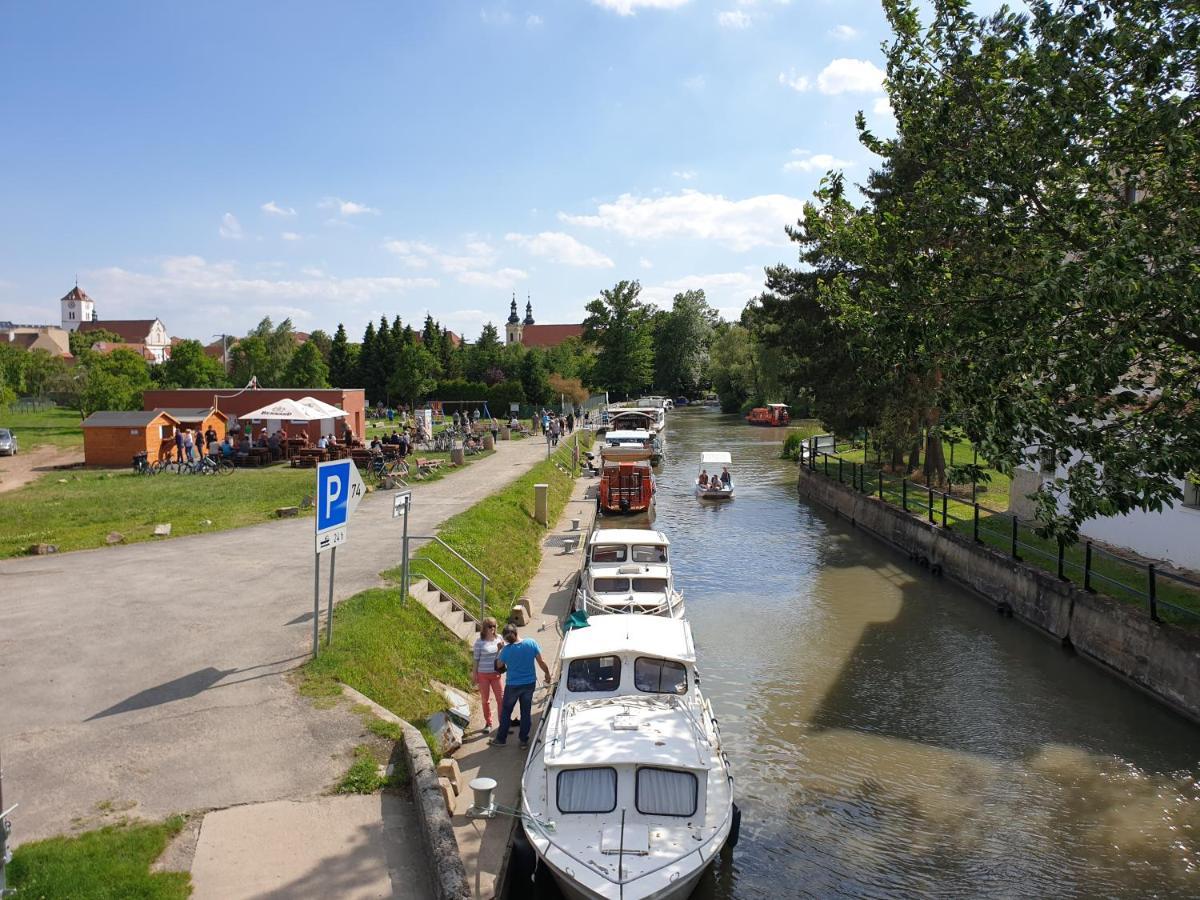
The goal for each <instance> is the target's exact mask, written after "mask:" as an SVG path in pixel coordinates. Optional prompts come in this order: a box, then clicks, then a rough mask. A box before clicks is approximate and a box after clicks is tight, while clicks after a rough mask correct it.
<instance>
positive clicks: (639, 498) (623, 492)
mask: <svg viewBox="0 0 1200 900" xmlns="http://www.w3.org/2000/svg"><path fill="white" fill-rule="evenodd" d="M655 489H656V485H655V481H654V471H653V470H652V469H651V467H650V460H649V459H635V460H621V459H606V458H604V457H601V462H600V485H599V488H598V490H597V496H596V505H597V507H598V508H599V510H600V512H601V513H608V514H623V513H640V512H648V511H649V510H650V507H651V506H652V505H653V504H654V492H655Z"/></svg>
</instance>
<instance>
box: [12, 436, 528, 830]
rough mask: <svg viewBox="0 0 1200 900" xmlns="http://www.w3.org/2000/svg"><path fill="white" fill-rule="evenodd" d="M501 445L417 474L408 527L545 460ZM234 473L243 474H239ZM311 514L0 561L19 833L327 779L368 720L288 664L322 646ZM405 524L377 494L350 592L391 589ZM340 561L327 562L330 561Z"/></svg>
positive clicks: (345, 560) (255, 797) (340, 591)
mask: <svg viewBox="0 0 1200 900" xmlns="http://www.w3.org/2000/svg"><path fill="white" fill-rule="evenodd" d="M545 452H546V450H545V445H544V444H543V443H542V442H541V441H534V440H525V441H513V442H502V443H501V444H500V447H499V451H498V452H497V453H496V454H494V455H492V456H490V457H488V458H486V459H483V460H480V461H479V462H477V463H473V464H472V465H471V466H470V468H469V469H467V470H466V471H464V472H458V473H454V474H452V475H450V476H448V477H447V478H445V479H443V480H441V481H438V482H434V483H431V484H420V483H417V484H415V485H414V494H413V511H412V518H411V521H410V526H409V528H410V534H433V533H434V532H435V531H436V529H437V527H438V525H439V524H440V523H441V522H443V521H444V520H445V519H446V518H448V517H449V516H451V515H453V514H454V513H457V512H460V511H462V510H464V509H466V508H467V507H469V506H471V505H472V504H474V503H476V502H477V501H479V500H480V499H482V498H483V497H485V496H487V495H488V494H491V493H493V492H494V491H495V490H496V489H497V488H499V487H501V486H502V485H504V484H507V483H508V482H509V481H510V480H512V479H513V478H515V477H516V476H518V475H519V474H521V473H523V472H524V471H526V470H527V469H528V468H529V467H530V466H531V465H532V464H534V463H535V462H537V461H538V460H539V459H542V458H544V456H545ZM234 477H235V478H236V477H237V476H234ZM312 552H313V521H312V519H311V518H310V519H300V520H284V521H279V522H272V523H269V524H265V525H259V526H254V527H252V528H244V529H240V530H235V531H227V532H221V533H218V534H207V535H197V536H194V537H184V538H176V539H172V540H168V541H164V542H162V543H158V544H149V543H147V544H134V545H130V546H123V547H114V548H105V549H102V550H88V551H81V552H78V553H69V554H63V555H59V556H50V557H39V558H28V559H19V560H9V561H5V562H0V684H2V685H3V686H4V687H3V692H4V703H3V706H2V707H0V753H2V754H3V759H4V770H5V771H4V775H5V781H4V788H5V791H4V797H5V800H6V801H9V802H19V803H20V804H21V807H20V810H19V811H18V814H17V815H16V816H15V817H14V835H13V836H14V838H15V839H16V841H17V842H18V843H20V842H24V841H29V840H32V839H35V838H39V837H45V836H47V835H51V834H56V833H60V832H65V831H68V830H70V829H71V828H72V827H90V826H94V825H99V824H103V823H104V822H105V821H108V820H109V819H110V817H111V816H112V815H114V814H122V815H133V816H143V817H147V818H159V817H163V816H166V815H169V814H171V813H175V812H181V811H186V810H196V809H212V808H223V807H227V806H233V805H236V804H241V803H248V802H256V801H265V800H278V799H295V798H303V797H310V796H313V795H315V794H317V793H319V792H321V791H323V790H324V789H326V788H327V787H328V786H329V785H330V784H331V783H332V782H333V781H334V780H335V779H336V778H337V777H338V776H340V775H341V774H342V773H343V772H344V771H345V770H346V768H347V767H348V765H349V761H350V755H349V754H350V751H351V749H352V748H353V746H354V744H356V743H357V742H358V740H357V738H358V737H359V736H360V735H361V733H362V724H361V722H359V721H358V718H357V717H356V716H354V715H352V714H351V713H350V712H349V710H348V709H346V708H344V706H343V708H339V709H332V710H315V709H313V707H312V705H311V704H310V703H309V702H308V701H307V700H305V699H304V698H301V697H299V696H297V694H296V692H295V690H294V689H293V687H292V686H291V684H289V682H288V679H287V678H286V674H285V673H287V672H288V671H289V670H290V669H293V668H295V667H296V666H298V665H300V664H301V663H302V662H303V661H304V660H305V658H306V656H307V654H308V652H309V648H310V642H311V628H312V592H313V556H312ZM399 554H400V529H399V527H398V523H397V522H393V521H392V519H391V502H390V499H389V498H388V496H386V495H382V496H381V495H370V496H368V497H367V498H366V499H365V500H364V501H363V502H362V505H361V506H360V507H359V509H358V511H357V513H356V514H355V516H354V518H353V519H352V520H351V523H350V539H349V542H348V543H347V544H346V545H345V546H343V547H341V548H339V551H338V560H337V590H336V594H335V596H336V597H338V598H339V599H341V598H344V597H346V596H349V595H351V594H353V593H356V592H358V591H361V590H363V589H364V588H368V587H372V586H375V585H378V584H380V583H381V582H380V578H379V574H378V573H379V572H380V571H381V570H383V569H385V568H389V567H390V566H392V565H394V564H396V562H397V561H398V559H399ZM325 571H326V572H327V571H328V569H327V565H326V567H325Z"/></svg>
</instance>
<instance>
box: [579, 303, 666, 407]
mask: <svg viewBox="0 0 1200 900" xmlns="http://www.w3.org/2000/svg"><path fill="white" fill-rule="evenodd" d="M641 290H642V286H641V285H640V284H639V283H638V282H636V281H619V282H617V284H615V285H614V286H613V287H611V288H608V289H607V290H603V291H601V292H600V296H599V297H597V298H596V299H595V300H593V301H591V302H590V303H589V304H588V305H587V313H588V315H587V318H586V319H584V320H583V338H584V340H585V341H587V342H589V343H591V344H594V345H595V346H596V347H597V348H598V353H597V355H596V362H595V366H594V368H593V373H592V378H593V380H594V381H595V383H596V384H597V385H599V386H601V387H603V388H604V389H605V390H608V391H610V392H612V393H613V395H614V397H615V398H616V399H624V398H626V397H629V396H631V395H633V394H637V393H639V392H641V391H642V390H643V389H644V388H646V386H647V385H649V384H650V381H651V379H652V378H653V375H654V345H653V340H652V337H651V331H650V317H651V314H652V312H653V309H652V307H649V306H647V305H646V304H644V303H642V302H641V300H639V299H638V295H639V294H640V293H641Z"/></svg>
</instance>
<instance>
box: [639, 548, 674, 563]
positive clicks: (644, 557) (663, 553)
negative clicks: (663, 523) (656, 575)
mask: <svg viewBox="0 0 1200 900" xmlns="http://www.w3.org/2000/svg"><path fill="white" fill-rule="evenodd" d="M633 561H634V562H638V563H665V562H666V561H667V548H666V547H663V546H662V545H660V544H634V545H633Z"/></svg>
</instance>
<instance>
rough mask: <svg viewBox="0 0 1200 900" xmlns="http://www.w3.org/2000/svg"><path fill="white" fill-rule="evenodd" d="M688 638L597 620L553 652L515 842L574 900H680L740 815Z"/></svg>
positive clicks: (683, 631) (647, 623)
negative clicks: (549, 691) (557, 660)
mask: <svg viewBox="0 0 1200 900" xmlns="http://www.w3.org/2000/svg"><path fill="white" fill-rule="evenodd" d="M695 660H696V655H695V647H694V645H693V643H692V633H691V627H690V626H689V625H688V623H687V621H686V620H684V619H668V618H663V617H661V616H644V615H628V616H597V617H595V618H593V619H591V620H590V621H589V624H588V625H587V627H583V628H577V629H573V630H571V631H569V632H568V633H567V634H566V636H565V637H564V639H563V645H562V653H561V668H560V672H559V680H558V683H557V685H556V686H555V689H554V695H553V698H552V700H551V703H550V707H549V709H548V710H547V713H546V715H545V716H544V717H543V719H542V723H541V726H540V727H539V729H538V731H537V734H536V735H535V737H534V741H533V745H532V747H531V749H530V753H529V758H528V760H527V761H526V766H525V772H524V775H523V777H522V782H521V788H522V790H521V795H522V800H521V802H522V816H521V823H522V826H523V828H524V830H525V834H526V836H527V837H528V839H529V842H530V844H531V845H532V847H533V850H534V853H536V854H537V856H538V859H539V863H540V864H541V865H542V866H544V867H545V868H546V869H548V870H549V871H550V872H552V873H553V875H554V878H555V880H556V881H557V882H558V885H559V888H560V889H561V890H562V892H563V893H564V894H565V895H566V896H568V897H572V898H584V900H599V898H604V900H608V898H617V900H649V898H655V900H668V898H671V900H682V898H685V897H687V896H688V895H690V894H691V892H692V890H693V889H694V888H695V886H696V884H697V882H698V881H699V880H700V878H701V876H702V875H703V874H704V871H705V869H706V868H707V867H708V866H709V865H710V864H711V863H712V861H713V858H714V857H715V856H716V855H717V854H718V853H719V852H720V851H721V848H722V847H723V846H725V845H726V843H729V844H730V846H732V845H734V844H736V842H737V836H738V830H739V827H740V821H739V819H740V815H739V813H738V811H737V807H736V806H735V805H734V802H733V776H732V774H731V773H730V770H729V760H728V758H727V757H726V755H725V753H724V751H723V750H722V748H721V736H720V732H719V731H718V727H717V720H716V717H715V716H714V715H713V712H712V708H711V706H710V705H709V703H708V701H707V700H706V699H705V698H704V696H703V695H702V694H701V692H700V680H699V677H698V676H697V675H696V671H695Z"/></svg>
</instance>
